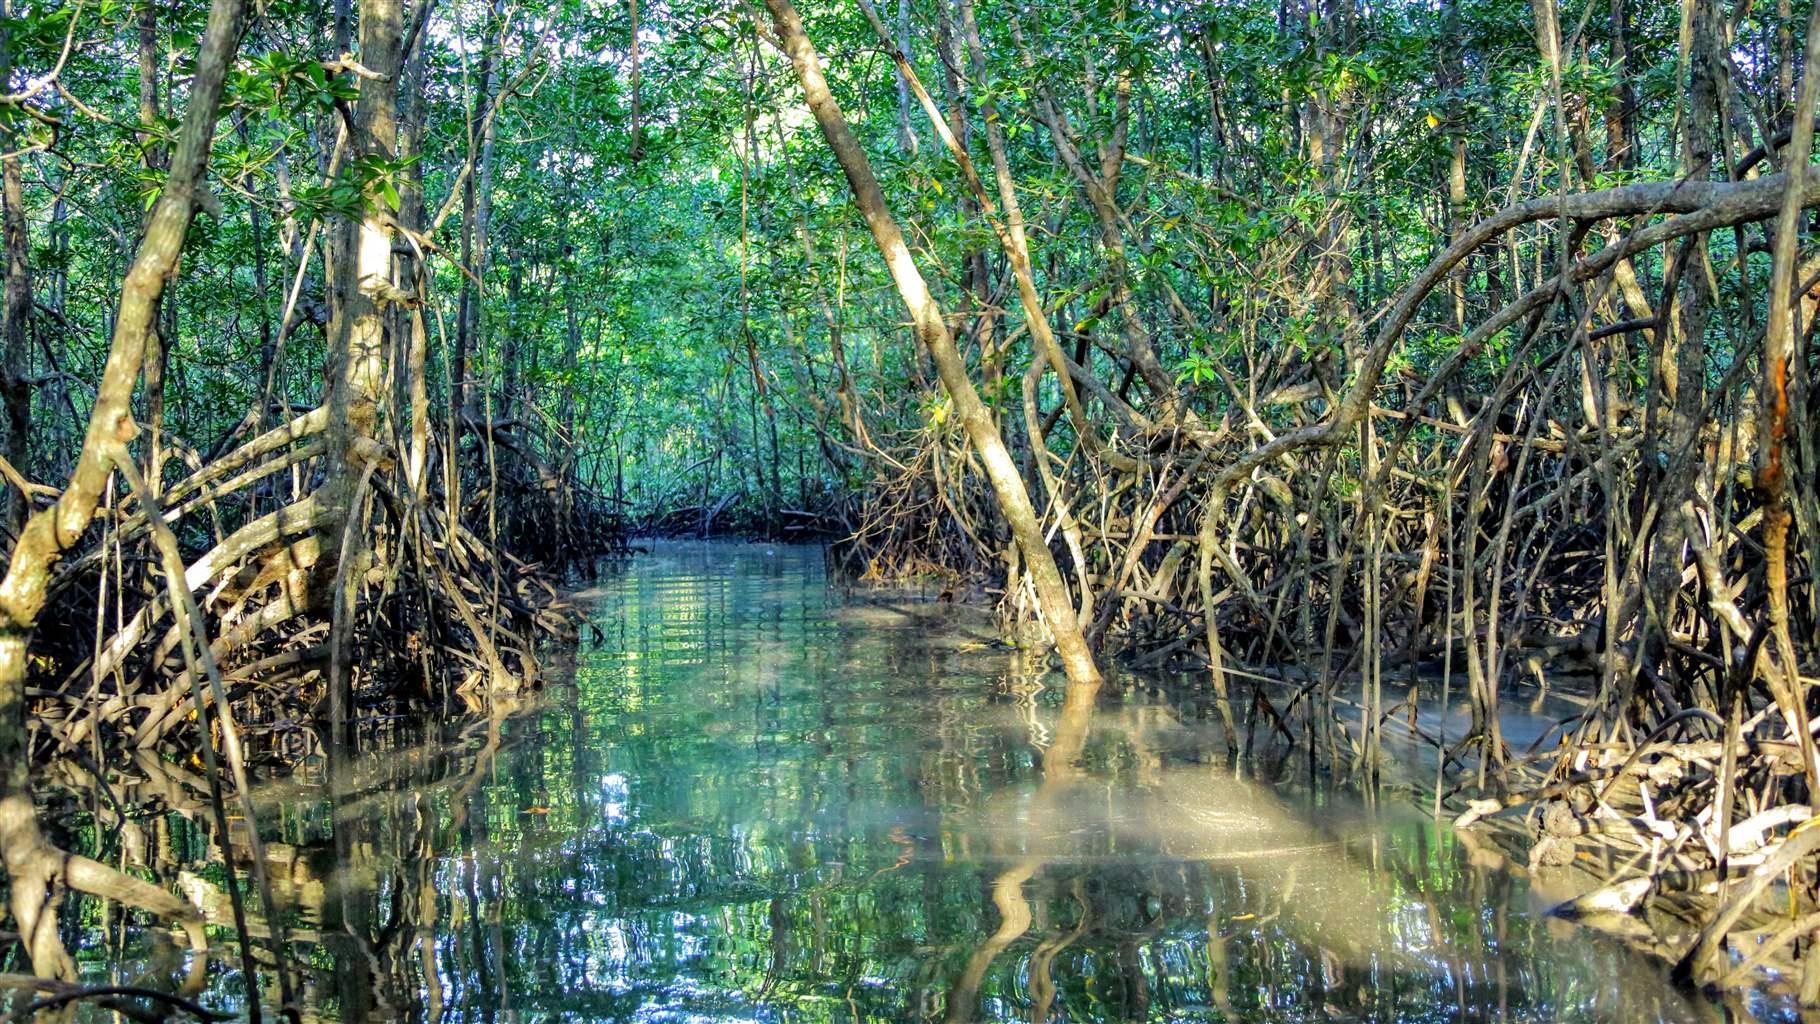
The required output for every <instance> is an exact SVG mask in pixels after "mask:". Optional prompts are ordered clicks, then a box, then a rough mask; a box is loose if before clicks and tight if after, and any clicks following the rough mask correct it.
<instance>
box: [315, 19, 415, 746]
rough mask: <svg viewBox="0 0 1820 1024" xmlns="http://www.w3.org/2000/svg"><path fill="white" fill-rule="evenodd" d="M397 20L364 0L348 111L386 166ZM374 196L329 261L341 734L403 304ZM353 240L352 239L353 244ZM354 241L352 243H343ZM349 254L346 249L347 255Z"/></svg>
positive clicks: (357, 147) (335, 725) (358, 140)
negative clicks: (378, 445)
mask: <svg viewBox="0 0 1820 1024" xmlns="http://www.w3.org/2000/svg"><path fill="white" fill-rule="evenodd" d="M402 32H403V22H402V19H401V17H400V12H399V4H398V0H362V2H361V4H360V59H361V63H362V64H364V65H365V66H366V67H367V69H369V70H370V71H371V72H373V75H372V76H371V77H366V76H362V77H361V78H360V80H359V81H360V85H359V89H360V98H359V100H358V101H357V102H356V104H355V108H354V124H355V138H354V139H353V149H354V152H356V153H359V154H361V155H363V156H373V157H379V158H381V159H385V160H392V159H394V158H396V157H397V155H398V77H399V71H400V67H401V64H402V56H403V55H402V54H401V52H400V50H401V47H402V42H403V38H402ZM379 192H380V190H378V189H374V190H371V191H370V194H369V195H368V196H367V204H368V205H367V212H366V214H365V215H364V216H363V217H362V218H361V220H360V222H359V223H358V224H354V225H348V226H347V227H345V228H343V229H342V230H341V231H340V232H339V233H340V234H341V235H342V241H343V245H342V247H341V251H340V252H339V253H337V255H336V258H335V260H334V265H335V275H336V278H337V281H336V285H335V290H336V292H337V293H338V295H339V296H340V302H339V304H338V308H337V316H336V321H337V322H336V323H335V324H334V325H332V327H331V330H330V337H331V339H332V344H331V345H330V347H329V353H328V365H327V367H326V369H325V372H324V381H325V389H326V393H325V394H324V396H323V399H324V400H323V405H324V406H325V407H327V409H328V416H329V425H328V436H327V442H328V453H327V454H328V478H327V479H326V480H325V481H324V484H323V489H322V498H323V501H324V504H325V506H326V507H327V508H329V509H330V510H331V515H330V517H329V524H328V526H327V529H326V531H325V532H326V534H327V538H326V539H327V540H328V542H329V543H331V544H333V545H334V547H332V548H331V549H330V550H334V551H339V552H340V553H341V556H340V561H339V562H338V569H337V578H338V586H337V588H336V593H335V595H334V599H335V601H336V605H335V610H334V627H333V628H332V630H331V637H332V640H331V649H332V654H331V665H330V681H329V701H328V703H329V709H328V710H329V720H330V725H331V729H332V731H334V732H335V733H336V735H337V736H338V737H339V736H340V734H341V731H342V730H343V729H344V728H345V725H346V723H347V719H348V713H349V711H350V710H351V709H350V707H349V699H350V693H349V687H348V685H347V679H346V673H345V672H343V671H342V668H343V667H344V666H343V654H344V651H345V646H346V640H347V629H348V628H349V624H350V622H351V619H352V615H351V609H350V607H349V605H350V603H351V596H352V593H353V591H354V590H355V589H356V588H357V586H358V580H359V577H360V575H361V574H360V573H359V572H358V571H357V567H358V566H359V565H360V564H361V561H362V556H363V555H364V554H365V547H364V535H365V532H366V531H365V530H364V528H363V526H364V524H362V523H361V522H360V519H361V515H360V506H361V505H362V499H363V495H362V494H361V493H360V492H361V490H362V487H361V482H362V481H363V480H364V479H365V477H366V474H367V471H368V470H369V469H370V468H371V458H372V452H373V445H372V442H373V441H374V440H375V439H376V438H377V435H378V432H379V414H380V403H381V400H382V398H383V396H384V394H385V387H386V374H387V371H388V369H389V365H388V364H389V359H388V345H389V341H388V337H387V336H388V334H389V331H388V327H389V320H390V319H391V317H390V310H391V308H392V307H393V306H394V305H395V304H396V303H397V302H398V301H399V300H401V299H403V298H406V296H405V293H404V292H402V291H401V290H400V289H399V288H398V285H397V283H396V280H395V268H394V266H393V259H392V227H391V222H390V214H391V211H390V210H389V209H387V208H386V200H385V197H384V196H383V195H381V194H379ZM350 236H351V237H350ZM350 243H351V246H350ZM350 247H351V249H352V251H349V249H350Z"/></svg>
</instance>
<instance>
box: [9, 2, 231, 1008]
mask: <svg viewBox="0 0 1820 1024" xmlns="http://www.w3.org/2000/svg"><path fill="white" fill-rule="evenodd" d="M243 6H244V0H214V3H213V5H212V6H211V8H210V10H209V19H208V29H207V31H206V33H205V34H204V36H203V41H202V50H201V54H200V56H199V57H198V59H197V61H196V72H195V77H194V78H193V79H192V81H191V84H190V104H189V110H188V112H187V113H186V114H185V116H184V122H183V129H182V132H181V134H180V135H179V136H178V139H177V146H176V151H175V153H174V154H173V157H172V160H171V169H170V174H169V175H168V177H167V178H166V181H165V186H164V190H163V192H162V193H160V195H159V198H158V202H157V204H156V205H155V206H154V207H153V208H152V215H151V218H150V220H149V221H148V222H147V224H146V228H145V236H144V237H143V238H142V239H141V240H140V242H139V248H138V251H137V252H136V253H135V254H134V256H133V262H132V265H131V267H130V268H129V270H128V271H127V275H126V280H125V282H124V284H123V285H122V287H121V292H120V307H119V310H118V311H117V312H116V314H115V317H114V334H113V341H112V344H111V346H110V348H109V349H108V356H107V365H106V367H105V368H104V369H103V371H102V377H101V383H100V386H99V388H97V390H96V393H95V404H94V407H93V409H92V411H91V412H90V414H89V422H88V430H87V434H86V436H85V437H84V439H83V442H82V451H81V453H80V454H79V455H78V456H77V459H76V466H75V468H74V469H73V470H72V471H71V472H70V478H69V482H68V484H67V485H66V486H65V487H64V489H63V494H62V495H61V496H60V497H59V498H58V499H57V503H56V504H55V505H53V506H51V507H50V508H47V509H44V510H42V511H40V512H37V513H35V514H34V515H32V516H31V517H30V518H29V519H27V520H26V523H25V527H24V529H23V530H21V532H20V534H19V540H18V543H17V544H15V545H14V547H13V554H12V559H11V561H10V563H9V564H8V567H7V571H6V576H5V578H4V579H3V580H0V862H4V864H5V867H6V871H7V874H8V875H9V877H10V883H11V904H12V912H13V919H14V922H15V925H16V927H17V928H18V929H19V933H20V939H21V941H22V942H23V943H24V945H25V948H26V952H27V954H28V955H29V956H30V957H31V961H32V969H33V970H34V971H36V972H38V973H39V974H41V975H46V976H52V977H69V976H71V975H72V974H73V973H74V965H73V964H72V963H71V961H70V958H69V954H68V953H67V952H65V950H64V948H63V942H62V940H61V939H60V938H59V937H58V934H57V927H56V921H55V913H54V909H55V906H56V903H55V900H56V899H57V893H58V890H59V889H60V888H61V885H62V884H63V883H68V884H69V885H72V886H74V887H76V888H78V889H82V890H85V891H88V892H94V893H100V894H104V895H107V896H110V897H113V898H116V899H120V900H122V901H124V902H129V903H134V904H136V905H140V906H144V907H147V908H148V909H152V910H155V911H157V912H159V913H163V914H168V915H173V916H177V917H180V918H182V919H184V920H185V921H186V922H189V923H194V922H197V921H198V920H199V915H198V914H197V913H196V911H195V909H194V908H193V907H190V906H189V905H188V904H187V903H185V902H183V901H182V900H180V899H178V898H177V897H175V896H172V895H171V894H169V893H167V892H165V891H163V890H162V889H159V888H157V887H155V886H153V885H151V884H149V883H146V882H143V881H140V880H138V879H135V878H132V877H129V876H127V875H124V874H120V873H119V872H116V871H114V870H113V869H111V868H108V867H107V866H105V865H103V864H99V863H96V862H95V861H91V860H89V859H87V858H85V857H75V856H71V855H69V854H65V853H63V852H62V851H59V850H56V849H55V848H53V847H52V846H51V845H50V843H49V842H47V841H46V840H45V838H44V836H43V833H41V832H40V831H39V829H38V820H37V814H36V808H35V807H34V805H33V802H32V791H31V774H30V772H31V769H30V766H31V757H30V753H31V752H30V749H29V735H28V733H27V730H26V728H25V693H26V675H27V655H28V653H29V650H30V647H31V642H32V636H33V634H34V633H35V632H36V630H37V626H38V616H39V615H40V613H42V612H43V610H44V605H45V600H46V597H47V595H48V593H49V588H50V583H51V568H52V566H54V565H55V564H56V562H57V561H58V559H60V558H61V557H62V556H63V554H64V553H65V552H66V551H68V550H69V549H70V548H71V547H73V546H74V545H75V544H76V543H77V542H78V541H79V540H80V539H81V538H82V535H83V533H84V531H86V530H87V528H88V525H89V523H90V521H91V520H92V519H93V518H94V515H95V509H96V507H97V505H98V504H99V503H100V501H101V496H102V493H103V490H104V489H105V487H106V486H107V480H108V477H109V475H110V474H111V473H112V470H113V465H114V463H113V458H112V456H111V454H110V453H111V452H113V451H115V450H117V447H118V445H119V444H120V443H121V442H122V441H125V440H127V439H130V438H132V437H133V436H134V435H135V434H137V433H138V429H139V428H138V425H137V424H136V423H134V422H133V414H132V398H133V386H134V384H135V383H136V382H137V381H138V379H139V375H140V371H141V370H142V369H143V367H144V361H145V354H146V346H147V342H148V339H149V337H150V335H151V332H152V331H153V329H154V326H155V325H154V323H153V318H154V317H155V316H156V314H157V310H158V301H159V299H160V297H161V296H163V294H164V289H165V285H166V284H167V283H168V282H169V280H170V278H171V276H172V275H173V274H174V273H175V272H176V270H177V259H178V256H179V254H180V253H181V252H182V250H183V241H184V235H185V234H186V233H188V231H189V226H190V221H191V220H192V219H193V218H194V216H195V213H196V208H197V205H198V203H197V196H198V194H199V193H200V192H201V191H202V189H203V188H204V187H205V185H204V180H203V179H204V174H205V172H206V170H207V166H208V155H209V145H210V143H211V142H212V141H213V139H214V136H215V120H216V117H217V115H218V113H219V112H220V107H221V92H222V81H223V79H224V78H225V77H226V73H227V69H228V67H229V66H230V65H231V64H232V63H233V60H234V53H235V51H236V50H237V49H238V47H239V41H240V29H241V12H242V8H243ZM197 934H199V932H198V933H197Z"/></svg>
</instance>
